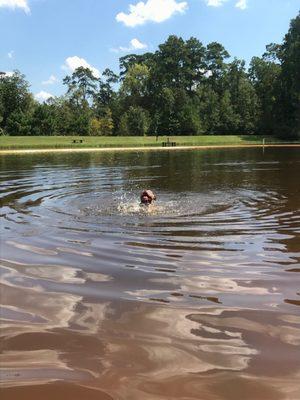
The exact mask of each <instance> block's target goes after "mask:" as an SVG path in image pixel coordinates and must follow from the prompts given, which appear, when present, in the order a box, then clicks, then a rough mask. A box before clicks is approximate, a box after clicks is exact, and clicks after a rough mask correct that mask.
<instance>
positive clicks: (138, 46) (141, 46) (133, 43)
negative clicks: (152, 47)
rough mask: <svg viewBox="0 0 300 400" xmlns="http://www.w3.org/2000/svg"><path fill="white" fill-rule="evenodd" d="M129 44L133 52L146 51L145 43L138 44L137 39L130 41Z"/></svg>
mask: <svg viewBox="0 0 300 400" xmlns="http://www.w3.org/2000/svg"><path fill="white" fill-rule="evenodd" d="M130 44H131V46H132V48H133V49H134V50H142V49H146V48H147V45H146V44H145V43H142V42H140V41H139V40H138V39H132V40H131V41H130Z"/></svg>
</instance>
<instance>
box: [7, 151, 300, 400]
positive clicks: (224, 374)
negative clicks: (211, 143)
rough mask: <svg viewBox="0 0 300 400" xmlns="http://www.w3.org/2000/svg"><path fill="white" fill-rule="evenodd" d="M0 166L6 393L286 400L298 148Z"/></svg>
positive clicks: (299, 290)
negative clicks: (150, 196) (150, 193)
mask: <svg viewBox="0 0 300 400" xmlns="http://www.w3.org/2000/svg"><path fill="white" fill-rule="evenodd" d="M1 163H2V169H1V175H0V181H1V188H2V190H1V206H2V207H1V226H0V229H1V266H0V269H1V288H0V295H1V303H2V304H3V308H2V311H1V319H2V323H1V326H2V333H1V339H2V340H1V341H2V345H1V354H0V362H1V368H2V372H1V381H2V385H3V389H2V392H3V397H4V398H7V399H8V398H9V399H21V398H22V399H27V398H31V399H32V398H33V399H35V398H36V399H40V398H48V397H45V396H50V397H49V398H54V397H55V398H58V399H64V398H66V397H67V396H70V397H72V398H74V399H77V398H78V399H85V398H89V399H94V398H95V399H96V398H97V399H128V400H129V399H130V400H134V399H139V400H140V399H146V400H147V399H151V400H152V399H185V400H186V399H197V400H199V399H203V400H204V399H205V400H211V399H213V400H214V399H216V400H220V399H228V400H229V399H230V400H234V399H240V398H241V396H243V398H245V399H246V400H247V399H249V400H250V399H256V400H260V399H261V400H268V399H271V400H273V399H276V400H277V399H283V400H286V399H287V400H296V399H298V398H300V384H299V382H300V350H299V349H300V308H299V305H300V275H299V272H300V263H299V260H300V185H299V176H300V150H298V149H297V148H295V149H280V148H277V149H265V150H264V151H262V150H260V149H241V150H238V149H234V150H228V149H224V150H207V151H170V152H168V151H166V152H142V153H137V152H128V153H127V152H124V153H105V154H102V153H90V154H76V153H74V154H70V155H65V154H61V155H58V154H56V155H51V154H50V155H26V156H25V155H24V156H2V158H1ZM144 188H151V189H153V190H154V191H156V193H157V195H158V201H157V202H156V203H155V205H153V206H151V207H149V208H147V207H144V206H141V205H140V204H139V194H140V192H141V190H142V189H144ZM199 393H203V396H202V395H200V394H199ZM247 396H248V397H247Z"/></svg>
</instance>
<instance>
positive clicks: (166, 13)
mask: <svg viewBox="0 0 300 400" xmlns="http://www.w3.org/2000/svg"><path fill="white" fill-rule="evenodd" d="M177 1H178V0H146V1H145V2H143V1H140V2H138V3H137V4H135V5H133V4H130V5H129V13H128V14H125V13H124V12H120V13H119V14H117V16H116V20H117V21H118V22H123V23H124V24H125V25H126V26H130V27H134V26H137V25H143V24H145V23H146V22H148V21H151V22H163V21H165V20H167V19H169V18H170V17H171V16H172V15H173V14H176V13H180V14H182V13H184V11H185V10H186V9H187V7H188V3H187V2H186V1H182V2H177Z"/></svg>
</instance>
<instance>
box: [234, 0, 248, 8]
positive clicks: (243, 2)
mask: <svg viewBox="0 0 300 400" xmlns="http://www.w3.org/2000/svg"><path fill="white" fill-rule="evenodd" d="M235 6H236V7H237V8H240V9H241V10H245V9H246V8H247V0H239V1H238V2H237V3H236V5H235Z"/></svg>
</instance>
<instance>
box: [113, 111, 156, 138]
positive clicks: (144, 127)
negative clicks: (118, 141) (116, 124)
mask: <svg viewBox="0 0 300 400" xmlns="http://www.w3.org/2000/svg"><path fill="white" fill-rule="evenodd" d="M149 126H150V121H149V115H148V113H147V111H145V110H143V109H142V108H141V107H135V106H131V107H129V109H128V111H127V112H126V113H125V114H124V115H123V116H122V117H121V121H120V129H119V133H120V134H121V135H123V136H145V135H146V134H147V133H148V130H149Z"/></svg>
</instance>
